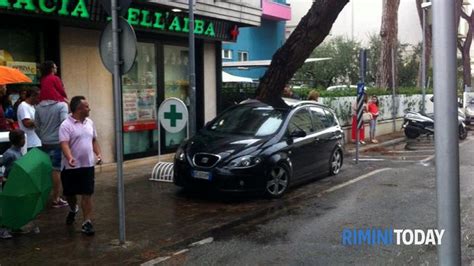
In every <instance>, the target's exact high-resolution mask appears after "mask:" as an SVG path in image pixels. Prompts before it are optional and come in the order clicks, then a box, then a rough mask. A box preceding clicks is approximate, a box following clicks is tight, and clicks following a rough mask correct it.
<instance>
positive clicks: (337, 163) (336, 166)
mask: <svg viewBox="0 0 474 266" xmlns="http://www.w3.org/2000/svg"><path fill="white" fill-rule="evenodd" d="M341 167H342V152H341V150H340V149H337V148H336V149H335V150H334V151H333V152H332V155H331V158H330V159H329V175H337V174H339V172H340V171H341Z"/></svg>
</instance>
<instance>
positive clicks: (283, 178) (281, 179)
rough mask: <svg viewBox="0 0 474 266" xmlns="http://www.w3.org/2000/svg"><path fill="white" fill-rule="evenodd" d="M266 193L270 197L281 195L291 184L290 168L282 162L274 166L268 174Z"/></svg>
mask: <svg viewBox="0 0 474 266" xmlns="http://www.w3.org/2000/svg"><path fill="white" fill-rule="evenodd" d="M267 180H268V181H267V184H266V187H265V194H266V196H268V197H270V198H279V197H281V196H282V195H283V194H284V193H285V192H286V190H287V189H288V186H289V184H290V174H289V171H288V169H287V168H286V167H285V166H284V165H281V164H278V165H275V166H273V167H272V169H271V170H270V172H269V174H268V179H267Z"/></svg>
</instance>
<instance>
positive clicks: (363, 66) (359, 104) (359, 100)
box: [353, 49, 367, 164]
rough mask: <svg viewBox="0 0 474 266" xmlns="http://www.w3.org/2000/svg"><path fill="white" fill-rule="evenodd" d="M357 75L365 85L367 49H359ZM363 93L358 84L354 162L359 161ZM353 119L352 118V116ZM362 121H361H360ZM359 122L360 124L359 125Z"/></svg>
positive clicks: (362, 125)
mask: <svg viewBox="0 0 474 266" xmlns="http://www.w3.org/2000/svg"><path fill="white" fill-rule="evenodd" d="M359 60H360V62H359V76H360V83H361V84H362V86H364V87H365V84H364V83H365V72H366V67H367V62H366V60H367V51H366V50H364V49H360V51H359ZM364 94H365V92H364V91H363V90H362V92H361V93H359V86H357V97H356V156H355V157H356V158H355V161H356V164H358V163H359V145H360V140H361V139H360V128H361V127H362V128H364V122H363V121H360V120H362V113H363V110H362V108H363V105H364V103H363V101H364ZM353 119H354V118H353ZM360 122H362V123H360ZM359 124H360V126H359Z"/></svg>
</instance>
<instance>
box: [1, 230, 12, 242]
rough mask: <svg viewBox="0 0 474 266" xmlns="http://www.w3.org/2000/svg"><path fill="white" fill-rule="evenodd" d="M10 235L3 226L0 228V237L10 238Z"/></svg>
mask: <svg viewBox="0 0 474 266" xmlns="http://www.w3.org/2000/svg"><path fill="white" fill-rule="evenodd" d="M10 238H12V235H11V234H10V232H8V230H7V229H5V228H0V239H10Z"/></svg>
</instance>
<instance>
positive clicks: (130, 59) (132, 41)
mask: <svg viewBox="0 0 474 266" xmlns="http://www.w3.org/2000/svg"><path fill="white" fill-rule="evenodd" d="M118 22H119V28H120V30H121V31H120V34H119V46H120V60H121V61H122V66H121V67H120V74H122V75H123V74H126V73H127V72H128V71H130V69H132V67H133V64H134V63H135V58H136V57H137V37H136V36H135V31H134V30H133V28H132V26H130V24H128V22H127V21H126V20H125V19H124V18H118ZM99 51H100V58H101V59H102V63H103V64H104V66H105V68H107V70H108V71H109V72H110V73H112V74H113V73H114V54H113V42H112V21H110V22H109V23H108V24H107V26H106V27H105V29H104V31H102V34H101V36H100V43H99Z"/></svg>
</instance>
